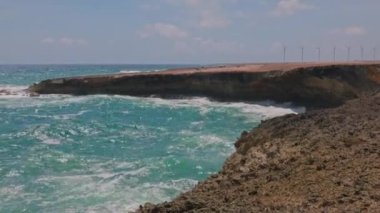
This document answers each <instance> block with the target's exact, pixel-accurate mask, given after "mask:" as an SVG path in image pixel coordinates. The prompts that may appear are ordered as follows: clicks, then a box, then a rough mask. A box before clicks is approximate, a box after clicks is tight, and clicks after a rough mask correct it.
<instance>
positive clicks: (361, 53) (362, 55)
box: [360, 46, 364, 61]
mask: <svg viewBox="0 0 380 213" xmlns="http://www.w3.org/2000/svg"><path fill="white" fill-rule="evenodd" d="M360 59H361V60H362V61H363V60H364V47H363V46H360Z"/></svg>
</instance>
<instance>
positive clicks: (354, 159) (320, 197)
mask: <svg viewBox="0 0 380 213" xmlns="http://www.w3.org/2000/svg"><path fill="white" fill-rule="evenodd" d="M235 146H236V152H235V153H234V154H233V155H232V156H231V157H229V158H228V159H227V161H226V162H225V164H224V166H223V169H222V170H221V171H220V172H219V173H218V174H215V175H212V176H211V177H209V178H208V179H207V180H206V181H203V182H201V183H199V184H198V185H197V186H196V187H195V188H194V189H193V190H191V191H190V192H186V193H184V194H182V195H180V196H179V197H177V198H176V199H175V200H174V201H172V202H165V203H162V204H158V205H152V204H146V205H145V206H144V207H143V206H141V207H140V209H139V210H138V211H139V212H378V211H379V209H380V178H379V177H380V164H379V162H380V93H379V94H378V95H377V96H373V97H365V98H361V99H357V100H355V101H350V102H348V103H346V104H345V105H343V106H341V107H338V108H333V109H325V110H316V111H311V112H306V113H305V114H300V115H287V116H283V117H278V118H274V119H271V120H267V121H264V122H262V123H261V124H260V126H259V127H258V128H256V129H254V130H252V131H251V132H249V133H248V132H244V133H243V134H242V136H241V137H240V139H239V140H238V141H237V142H236V143H235Z"/></svg>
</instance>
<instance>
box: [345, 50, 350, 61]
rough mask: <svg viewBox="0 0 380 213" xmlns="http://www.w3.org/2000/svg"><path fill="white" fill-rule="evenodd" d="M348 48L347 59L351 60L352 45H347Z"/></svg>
mask: <svg viewBox="0 0 380 213" xmlns="http://www.w3.org/2000/svg"><path fill="white" fill-rule="evenodd" d="M346 48H347V61H350V60H351V47H350V46H346Z"/></svg>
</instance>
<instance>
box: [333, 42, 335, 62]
mask: <svg viewBox="0 0 380 213" xmlns="http://www.w3.org/2000/svg"><path fill="white" fill-rule="evenodd" d="M333 60H334V62H335V61H336V46H334V47H333Z"/></svg>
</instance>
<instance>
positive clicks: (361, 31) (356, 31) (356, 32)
mask: <svg viewBox="0 0 380 213" xmlns="http://www.w3.org/2000/svg"><path fill="white" fill-rule="evenodd" d="M331 34H340V35H348V36H362V35H366V34H367V30H366V29H365V28H363V27H360V26H350V27H346V28H340V29H335V30H332V31H331Z"/></svg>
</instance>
